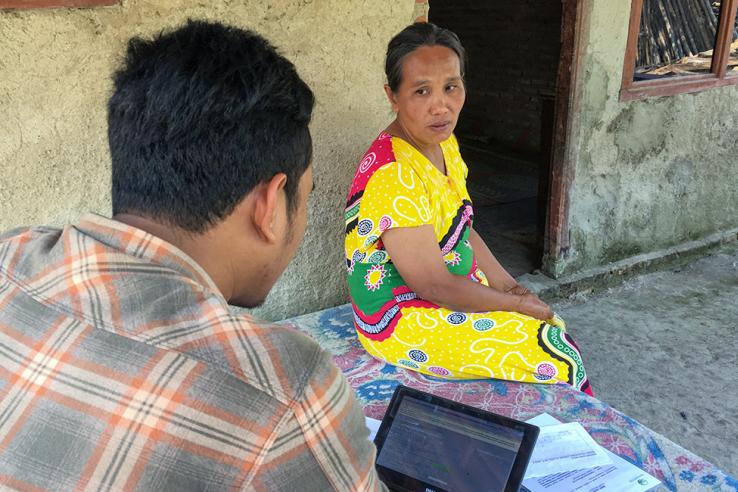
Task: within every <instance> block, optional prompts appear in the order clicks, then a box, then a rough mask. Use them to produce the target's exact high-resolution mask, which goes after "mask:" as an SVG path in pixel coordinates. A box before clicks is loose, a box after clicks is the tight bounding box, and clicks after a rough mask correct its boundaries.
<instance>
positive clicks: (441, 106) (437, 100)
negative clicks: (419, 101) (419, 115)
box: [430, 95, 448, 115]
mask: <svg viewBox="0 0 738 492" xmlns="http://www.w3.org/2000/svg"><path fill="white" fill-rule="evenodd" d="M430 112H431V114H432V115H440V114H444V113H447V112H448V104H447V101H446V98H445V97H444V96H442V95H439V96H435V97H434V98H433V99H432V100H431V106H430Z"/></svg>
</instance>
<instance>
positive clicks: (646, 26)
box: [636, 0, 738, 73]
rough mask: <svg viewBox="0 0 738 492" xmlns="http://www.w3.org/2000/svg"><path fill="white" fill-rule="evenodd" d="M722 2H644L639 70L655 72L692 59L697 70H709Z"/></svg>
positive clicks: (737, 32)
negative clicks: (718, 13)
mask: <svg viewBox="0 0 738 492" xmlns="http://www.w3.org/2000/svg"><path fill="white" fill-rule="evenodd" d="M720 3H721V2H715V1H712V2H711V1H710V0H644V1H643V11H642V14H641V27H640V33H639V38H638V53H637V55H636V71H637V72H639V73H654V70H659V69H660V68H666V67H664V65H672V64H675V63H677V62H684V61H687V60H685V58H694V60H691V64H692V65H694V67H693V68H694V69H697V70H700V68H699V67H704V66H705V65H706V66H707V68H706V70H709V69H710V66H709V65H710V60H709V59H711V58H712V50H713V48H714V47H715V46H714V45H715V36H716V33H717V28H718V17H717V15H716V12H719V9H720ZM736 38H738V23H737V24H736V29H734V33H733V39H736ZM699 59H701V60H699ZM680 64H681V63H680ZM684 68H685V69H686V68H687V67H684ZM692 71H694V70H692Z"/></svg>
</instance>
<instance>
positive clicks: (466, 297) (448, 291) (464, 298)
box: [416, 274, 522, 312]
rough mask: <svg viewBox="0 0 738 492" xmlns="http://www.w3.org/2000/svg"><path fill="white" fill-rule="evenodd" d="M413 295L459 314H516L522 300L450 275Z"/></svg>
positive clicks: (519, 297) (458, 276) (430, 283)
mask: <svg viewBox="0 0 738 492" xmlns="http://www.w3.org/2000/svg"><path fill="white" fill-rule="evenodd" d="M416 292H417V293H418V295H420V296H421V297H422V298H424V299H426V300H428V301H431V302H433V303H434V304H438V305H439V306H442V307H445V308H447V309H451V310H453V311H462V312H483V311H519V309H520V305H521V301H522V298H521V296H517V295H514V294H508V293H506V292H502V291H500V290H497V289H494V288H490V287H487V286H485V285H482V284H479V283H476V282H473V281H471V280H469V279H468V278H467V277H462V276H460V275H451V274H449V275H448V276H447V277H445V278H443V279H439V280H436V281H434V282H429V283H428V284H426V285H425V286H423V287H422V288H420V289H417V290H416Z"/></svg>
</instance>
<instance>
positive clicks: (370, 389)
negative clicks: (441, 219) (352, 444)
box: [283, 305, 738, 492]
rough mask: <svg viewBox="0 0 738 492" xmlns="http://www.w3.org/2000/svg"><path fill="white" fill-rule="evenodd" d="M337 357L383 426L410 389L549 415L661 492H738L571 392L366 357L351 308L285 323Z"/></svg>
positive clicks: (515, 412)
mask: <svg viewBox="0 0 738 492" xmlns="http://www.w3.org/2000/svg"><path fill="white" fill-rule="evenodd" d="M283 323H286V324H289V325H292V326H294V327H295V328H296V329H298V330H300V331H302V332H304V333H307V334H308V335H310V336H311V337H312V338H313V339H315V340H316V341H317V342H318V343H319V344H320V345H321V346H322V347H324V348H325V349H326V350H328V351H329V352H331V353H332V354H333V360H334V362H335V363H336V365H337V366H338V367H339V368H340V369H341V371H343V373H344V375H345V376H346V378H347V379H348V381H349V383H350V384H351V386H352V387H353V388H354V390H355V392H356V395H357V397H358V399H359V401H360V402H361V403H362V405H363V406H364V413H365V415H367V416H368V417H373V418H376V419H381V418H382V416H383V415H384V412H385V409H386V408H387V405H388V404H389V400H390V398H391V396H392V393H393V392H394V390H395V387H396V386H397V385H398V384H404V385H406V386H410V387H413V388H417V389H419V390H422V391H426V392H428V393H432V394H434V395H438V396H442V397H445V398H449V399H451V400H455V401H459V402H463V403H466V404H468V405H471V406H474V407H477V408H482V409H484V410H489V411H491V412H495V413H498V414H501V415H505V416H508V417H512V418H515V419H518V420H527V419H529V418H531V417H534V416H536V415H539V414H540V413H543V412H548V413H549V414H551V415H553V416H554V417H556V418H557V419H559V420H561V421H562V422H580V423H581V424H582V425H583V426H584V427H585V428H586V429H587V431H589V433H590V434H591V435H592V437H593V438H594V439H595V440H596V441H597V442H598V443H600V444H601V445H602V446H604V447H606V448H607V449H609V450H610V451H612V452H613V453H615V454H617V455H619V456H621V457H623V458H624V459H626V460H628V461H629V462H631V463H633V464H634V465H636V466H638V467H639V468H641V469H643V470H645V471H647V472H648V473H650V474H652V475H653V476H655V477H657V478H658V479H659V480H661V481H662V483H663V487H661V488H660V490H671V491H691V490H714V491H731V492H738V480H736V479H735V478H734V477H732V476H730V475H727V474H726V473H724V472H723V471H722V470H720V469H719V468H717V467H716V466H715V465H713V464H711V463H709V462H707V461H705V460H703V459H702V458H700V457H699V456H696V455H695V454H693V453H691V452H689V451H687V450H685V449H684V448H682V447H680V446H679V445H677V444H675V443H674V442H672V441H670V440H669V439H667V438H665V437H664V436H661V435H660V434H657V433H655V432H653V431H651V430H650V429H648V428H647V427H645V426H643V425H642V424H640V423H639V422H637V421H636V420H634V419H632V418H630V417H628V416H627V415H625V414H623V413H622V412H619V411H618V410H615V409H614V408H612V407H610V406H609V405H607V404H606V403H604V402H602V401H600V400H597V399H596V398H591V397H589V396H587V395H585V394H584V393H581V392H579V391H575V390H574V389H572V388H571V387H569V386H565V385H557V386H552V385H542V384H541V385H539V384H520V383H514V382H508V381H500V380H474V381H459V382H450V381H448V380H443V379H439V378H432V377H428V376H424V375H422V374H419V373H416V372H413V371H409V370H406V369H403V368H398V367H395V366H392V365H389V364H386V363H384V362H381V361H379V360H377V359H374V358H373V357H371V356H370V355H369V354H367V353H366V351H364V349H363V348H362V346H361V344H360V343H359V340H358V338H357V337H356V333H355V331H354V328H353V324H352V312H351V308H350V306H349V305H343V306H338V307H335V308H331V309H327V310H324V311H319V312H316V313H311V314H307V315H304V316H299V317H297V318H292V319H289V320H285V321H284V322H283Z"/></svg>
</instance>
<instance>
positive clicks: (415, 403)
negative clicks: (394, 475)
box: [377, 396, 523, 490]
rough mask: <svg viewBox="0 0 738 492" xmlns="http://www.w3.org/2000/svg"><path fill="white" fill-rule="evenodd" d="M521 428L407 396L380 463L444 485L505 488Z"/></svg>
mask: <svg viewBox="0 0 738 492" xmlns="http://www.w3.org/2000/svg"><path fill="white" fill-rule="evenodd" d="M522 440H523V432H522V431H518V430H515V429H511V428H508V427H503V426H501V425H496V424H494V423H492V422H487V421H485V420H482V419H480V418H477V417H474V416H472V415H465V414H462V413H460V412H457V411H454V410H450V409H448V408H444V407H441V406H438V405H434V404H432V403H427V402H424V401H420V400H417V399H414V398H411V397H408V396H406V397H404V398H403V399H402V401H401V402H400V406H399V407H398V409H397V413H396V415H395V417H394V422H393V424H392V427H391V428H390V430H389V433H388V434H387V437H386V439H385V441H384V445H383V447H382V450H381V452H380V454H379V456H377V464H378V465H380V466H383V467H385V468H389V469H391V470H395V471H397V472H399V473H402V474H403V475H407V476H410V477H413V478H415V479H417V480H421V481H423V482H425V483H429V484H434V485H436V486H438V487H439V488H443V489H446V490H504V488H505V484H506V482H507V479H508V477H509V475H510V471H511V470H512V466H513V463H514V462H515V457H516V455H517V452H518V449H519V448H520V444H521V442H522Z"/></svg>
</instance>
